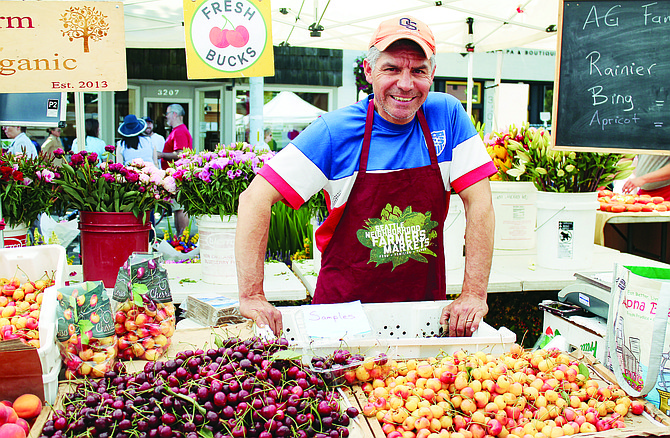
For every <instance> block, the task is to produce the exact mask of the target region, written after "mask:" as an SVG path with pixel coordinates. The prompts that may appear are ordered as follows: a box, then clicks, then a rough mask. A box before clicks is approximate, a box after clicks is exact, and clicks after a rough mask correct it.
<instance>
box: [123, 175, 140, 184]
mask: <svg viewBox="0 0 670 438" xmlns="http://www.w3.org/2000/svg"><path fill="white" fill-rule="evenodd" d="M126 179H127V180H128V182H131V183H134V182H137V181H139V179H140V175H139V174H138V173H137V172H128V174H127V175H126Z"/></svg>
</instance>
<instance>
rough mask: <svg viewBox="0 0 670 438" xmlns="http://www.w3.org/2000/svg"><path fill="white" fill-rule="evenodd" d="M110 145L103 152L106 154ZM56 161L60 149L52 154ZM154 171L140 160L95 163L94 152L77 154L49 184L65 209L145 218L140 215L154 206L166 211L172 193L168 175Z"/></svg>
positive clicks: (60, 151) (174, 185) (170, 178)
mask: <svg viewBox="0 0 670 438" xmlns="http://www.w3.org/2000/svg"><path fill="white" fill-rule="evenodd" d="M113 148H114V146H107V147H106V148H105V149H106V150H107V152H110V150H109V149H112V150H113ZM54 155H55V156H56V157H57V158H60V157H62V156H63V155H64V152H63V150H62V149H57V150H56V151H55V152H54ZM172 172H174V170H173V169H168V170H167V171H165V170H162V169H158V168H157V167H156V166H154V165H153V164H151V163H145V162H144V161H142V160H141V159H136V160H133V161H132V162H131V163H130V164H128V165H125V166H124V165H123V164H121V163H109V162H106V161H105V162H102V163H99V162H98V156H97V154H96V153H87V152H86V151H81V152H79V153H77V154H74V155H72V157H71V159H70V162H69V163H64V164H63V166H62V167H60V168H58V174H57V175H56V178H54V180H53V182H54V183H55V184H56V185H57V186H58V187H59V188H60V196H61V197H62V198H63V200H64V201H65V203H66V205H67V206H68V207H69V208H74V209H77V210H79V211H92V212H116V213H124V212H132V213H134V214H135V216H137V217H138V218H139V217H142V218H145V216H144V213H145V212H147V211H151V210H153V209H155V208H156V207H157V206H163V207H164V208H167V206H168V205H169V203H170V200H171V199H172V198H173V197H174V195H175V193H176V190H177V189H176V184H175V180H174V178H173V177H172V176H171V173H172Z"/></svg>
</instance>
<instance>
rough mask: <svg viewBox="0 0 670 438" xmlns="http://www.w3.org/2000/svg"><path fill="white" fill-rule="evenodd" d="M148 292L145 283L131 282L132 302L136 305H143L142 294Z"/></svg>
mask: <svg viewBox="0 0 670 438" xmlns="http://www.w3.org/2000/svg"><path fill="white" fill-rule="evenodd" d="M147 292H149V288H147V285H146V284H138V283H134V284H133V290H132V293H133V303H135V305H136V306H138V307H144V300H142V295H146V294H147Z"/></svg>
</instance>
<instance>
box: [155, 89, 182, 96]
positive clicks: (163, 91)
mask: <svg viewBox="0 0 670 438" xmlns="http://www.w3.org/2000/svg"><path fill="white" fill-rule="evenodd" d="M177 94H179V89H172V90H168V89H166V88H162V89H160V90H158V95H159V96H176V95H177Z"/></svg>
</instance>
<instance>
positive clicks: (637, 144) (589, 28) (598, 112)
mask: <svg viewBox="0 0 670 438" xmlns="http://www.w3.org/2000/svg"><path fill="white" fill-rule="evenodd" d="M668 17H670V1H667V0H660V1H654V2H648V1H644V0H625V1H602V0H589V1H565V0H564V1H562V2H561V6H560V20H559V40H558V41H559V43H558V45H559V52H558V63H557V74H556V89H557V92H556V93H555V94H554V115H555V117H554V127H553V133H554V136H553V137H554V138H555V144H556V146H558V147H564V148H566V149H572V150H592V151H599V152H603V151H608V152H609V151H619V152H631V151H635V152H646V153H663V151H670V95H669V91H670V86H668V83H667V82H668V78H669V77H670V38H668V31H670V21H669V20H668Z"/></svg>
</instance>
